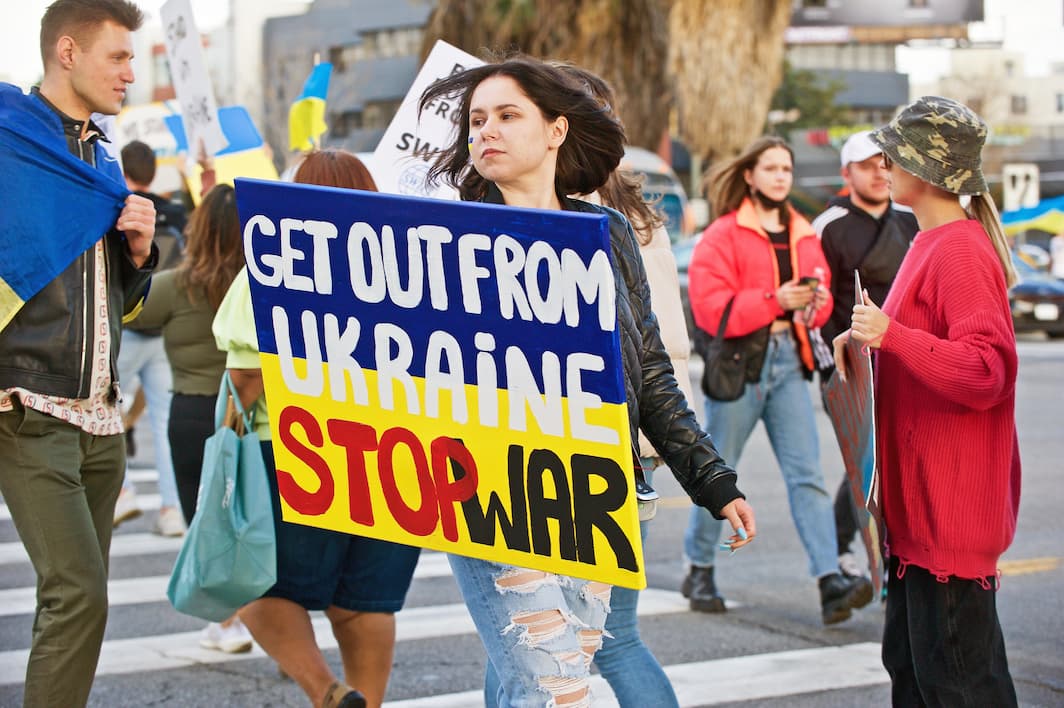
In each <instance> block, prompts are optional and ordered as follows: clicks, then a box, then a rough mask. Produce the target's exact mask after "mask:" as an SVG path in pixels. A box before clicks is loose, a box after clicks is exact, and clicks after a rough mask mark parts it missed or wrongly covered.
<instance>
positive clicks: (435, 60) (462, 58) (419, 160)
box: [373, 40, 484, 199]
mask: <svg viewBox="0 0 1064 708" xmlns="http://www.w3.org/2000/svg"><path fill="white" fill-rule="evenodd" d="M483 63H484V62H482V61H480V60H479V59H477V58H476V57H475V56H473V55H472V54H468V53H466V52H463V51H462V50H461V49H458V48H457V47H454V46H452V45H450V44H448V43H447V42H444V41H443V40H437V42H436V44H435V45H433V47H432V51H431V52H429V55H428V57H426V59H425V63H424V64H423V65H422V66H421V71H419V72H418V74H417V77H415V78H414V83H413V84H411V86H410V90H409V91H407V93H406V97H405V98H404V99H403V102H402V104H400V106H399V110H398V111H396V113H395V117H394V118H392V122H391V123H389V124H388V129H387V130H385V131H384V135H383V136H382V137H381V141H380V143H379V144H378V145H377V149H376V151H374V153H373V176H374V179H375V181H376V182H377V188H378V189H379V190H380V191H382V192H388V193H390V194H408V195H411V196H417V197H436V198H438V199H453V198H454V197H455V193H454V190H453V189H451V188H450V187H448V186H444V185H441V186H438V187H430V186H429V185H428V184H426V182H425V177H426V175H427V174H428V170H429V161H430V160H431V159H432V158H433V153H434V152H435V151H436V150H440V149H442V148H443V147H444V146H446V145H447V144H448V143H449V142H450V141H451V140H452V138H453V136H454V130H455V123H456V121H458V120H461V116H460V115H459V114H458V110H457V105H456V104H454V103H451V102H450V101H447V100H439V101H435V102H434V103H433V104H432V105H431V106H428V107H427V108H426V110H425V112H424V113H422V114H421V116H420V119H419V116H418V101H419V100H420V99H421V94H422V93H424V91H425V89H427V88H428V87H429V85H431V84H432V83H434V82H436V81H438V80H439V79H442V78H445V77H447V76H450V75H451V74H455V73H458V72H460V71H464V70H465V69H471V68H473V67H476V66H480V65H481V64H483Z"/></svg>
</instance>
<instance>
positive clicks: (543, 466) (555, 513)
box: [528, 450, 576, 561]
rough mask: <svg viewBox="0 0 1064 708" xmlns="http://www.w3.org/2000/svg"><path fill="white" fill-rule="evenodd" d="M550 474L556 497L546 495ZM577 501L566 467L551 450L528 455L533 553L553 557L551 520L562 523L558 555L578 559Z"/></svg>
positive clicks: (529, 507) (559, 531) (529, 506)
mask: <svg viewBox="0 0 1064 708" xmlns="http://www.w3.org/2000/svg"><path fill="white" fill-rule="evenodd" d="M547 474H550V476H551V481H552V482H553V483H554V490H555V496H554V498H549V497H547V496H546V485H545V484H544V483H543V482H544V477H545V475H547ZM572 509H573V498H572V494H571V493H570V491H569V480H568V475H567V474H566V471H565V464H564V463H562V461H561V458H559V457H558V455H557V454H555V453H554V452H553V451H551V450H533V451H532V453H531V454H530V455H529V456H528V515H529V517H530V520H531V529H532V552H533V553H535V554H536V555H540V556H549V555H551V545H552V544H551V539H550V528H549V527H548V526H547V521H548V520H549V519H555V520H556V521H557V522H558V555H559V556H560V557H561V558H563V559H565V560H571V561H575V560H576V528H575V526H574V525H573V513H572Z"/></svg>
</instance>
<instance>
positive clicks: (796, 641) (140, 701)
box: [0, 337, 1064, 708]
mask: <svg viewBox="0 0 1064 708" xmlns="http://www.w3.org/2000/svg"><path fill="white" fill-rule="evenodd" d="M1020 361H1021V367H1020V380H1019V388H1018V405H1017V422H1018V425H1019V432H1020V446H1021V451H1022V455H1023V463H1024V481H1023V497H1022V502H1021V509H1020V520H1019V527H1018V529H1017V534H1016V540H1015V542H1014V544H1013V546H1012V548H1011V549H1010V550H1009V551H1008V553H1006V555H1005V557H1004V559H1003V563H1002V573H1003V577H1002V584H1001V590H1000V592H999V595H998V607H999V612H1000V615H1001V620H1002V625H1003V628H1004V632H1005V638H1006V644H1007V648H1008V653H1009V660H1010V665H1011V669H1012V673H1013V677H1014V678H1015V681H1016V686H1017V690H1018V692H1019V696H1020V701H1021V704H1023V705H1025V706H1061V705H1064V592H1062V581H1064V569H1062V567H1061V564H1062V556H1064V546H1062V542H1064V514H1062V513H1061V506H1062V502H1064V493H1062V492H1061V488H1060V479H1059V478H1060V473H1061V472H1062V471H1064V466H1062V463H1061V460H1064V422H1062V421H1064V416H1062V400H1064V381H1062V372H1064V342H1048V341H1042V340H1039V339H1036V338H1026V337H1025V338H1024V340H1023V341H1022V342H1021V343H1020ZM698 375H699V370H698V366H697V365H696V366H695V367H694V371H693V377H694V378H695V380H697V378H698ZM696 410H699V411H701V408H700V403H699V407H698V408H696ZM817 421H818V425H819V430H820V440H821V449H822V459H823V464H824V467H825V474H826V477H827V480H828V484H829V486H830V487H831V488H832V489H834V486H835V485H837V484H838V481H839V480H840V479H841V476H842V463H841V459H840V457H839V455H838V451H837V446H836V444H835V441H834V436H833V433H832V431H831V429H830V425H829V423H828V422H827V419H826V417H825V416H824V415H823V413H822V412H820V411H819V410H818V413H817ZM146 433H147V430H146V428H145V430H143V431H142V430H140V429H138V442H139V443H140V450H139V451H138V456H137V457H136V458H134V460H133V465H132V466H133V471H134V473H135V474H136V477H135V479H136V480H137V488H138V492H139V493H140V495H141V499H142V502H143V503H144V504H145V506H146V507H148V510H147V511H146V512H145V515H144V516H142V517H141V518H139V519H136V520H134V521H131V522H129V523H127V524H124V525H122V526H121V527H120V528H119V529H118V530H117V531H116V540H115V553H114V554H113V559H112V564H111V567H112V588H111V600H112V609H111V613H110V619H109V622H108V628H107V635H106V643H105V647H104V651H103V659H102V660H101V664H100V670H99V675H98V677H97V680H96V684H95V687H94V690H93V694H92V698H91V701H90V705H92V706H100V707H107V708H111V707H121V706H153V705H156V706H179V707H180V706H206V705H211V706H248V707H252V706H255V707H257V706H305V705H306V701H305V699H304V698H303V695H302V692H301V691H300V690H299V689H298V687H297V686H296V685H295V684H294V683H293V682H291V681H290V680H286V679H283V678H282V677H280V676H279V675H278V672H277V670H276V667H275V666H274V664H273V662H272V661H270V660H269V659H268V658H266V657H265V656H264V655H262V654H261V650H258V649H256V651H255V652H253V653H252V654H250V655H244V656H242V657H237V658H234V657H230V656H228V655H221V654H218V653H216V652H208V651H205V650H200V649H199V648H198V646H197V643H196V638H197V635H196V632H198V630H199V629H200V627H201V626H202V623H201V622H200V621H199V620H197V619H194V618H190V617H185V616H182V615H180V614H178V613H177V612H175V611H174V610H173V609H171V608H170V606H169V605H168V603H167V602H166V600H165V597H164V596H163V594H162V593H163V590H164V588H165V580H166V576H167V575H168V574H169V571H170V566H171V564H172V562H173V559H174V557H175V556H176V553H177V549H178V547H179V543H180V542H179V541H161V540H160V539H159V538H158V537H155V536H152V535H151V534H150V528H151V523H152V521H154V513H155V512H154V511H152V510H151V509H150V507H152V506H153V505H154V506H157V503H158V502H157V497H156V496H154V495H155V494H157V489H156V485H155V482H154V479H155V474H154V470H153V469H152V463H151V455H150V453H151V445H150V439H148V437H147V435H146ZM739 470H740V475H741V486H742V488H743V490H744V491H745V492H746V493H747V494H748V495H749V497H750V500H751V502H752V503H753V504H754V505H755V509H756V511H757V514H758V527H759V531H760V534H759V537H758V539H757V541H756V542H755V543H754V544H752V545H751V546H750V547H748V548H746V549H743V550H742V551H740V552H739V553H736V554H734V555H733V556H729V557H725V558H721V559H720V562H719V570H718V578H719V583H720V586H721V590H722V592H723V593H724V595H725V596H726V597H727V598H728V600H729V602H730V604H731V606H730V609H729V611H728V612H727V613H726V614H724V615H703V614H698V613H692V612H689V611H688V610H687V609H686V605H685V603H684V602H683V600H682V598H680V597H679V594H678V593H677V592H676V590H677V589H678V587H679V583H680V580H681V578H682V577H683V572H684V569H683V565H682V557H681V552H682V550H681V538H682V535H683V529H684V526H685V524H686V519H687V513H688V509H689V504H688V502H687V501H686V500H685V499H684V498H683V497H682V493H681V491H680V489H679V486H678V485H677V484H676V483H675V482H674V481H673V480H671V479H667V478H665V477H663V476H662V477H659V478H658V479H657V480H656V486H657V487H658V490H659V492H661V494H662V496H663V497H664V498H665V501H664V502H663V504H662V508H661V510H660V511H659V513H658V517H657V518H656V519H655V521H654V523H653V524H652V527H651V532H650V538H649V541H648V545H647V559H648V562H647V576H648V583H649V590H648V591H647V592H646V593H644V596H643V599H642V608H641V609H642V610H643V611H644V614H643V615H642V618H641V620H640V626H641V630H642V633H643V636H644V639H645V640H646V642H647V643H648V645H649V646H650V647H651V649H652V650H653V651H654V652H655V654H656V655H657V656H658V658H659V659H660V661H661V663H662V664H663V665H665V666H666V670H667V671H668V672H669V675H670V677H671V678H672V679H673V682H674V684H675V685H676V687H677V691H678V693H679V695H680V698H681V703H682V704H683V705H685V706H701V705H726V706H781V707H782V706H810V707H811V706H817V707H820V706H840V707H841V706H881V705H886V704H889V690H888V685H887V677H886V674H885V672H883V670H882V668H881V667H880V666H879V663H878V642H879V637H880V633H881V627H882V619H883V617H882V614H883V613H882V609H881V608H880V607H875V606H870V607H868V608H865V609H864V610H862V611H860V612H858V613H857V614H856V615H855V617H854V618H853V619H851V620H849V621H848V622H846V623H843V624H841V625H837V626H835V627H832V628H827V629H825V628H823V627H822V626H821V624H820V615H819V603H818V596H817V590H816V586H815V583H814V581H813V580H811V579H810V578H809V577H808V575H807V569H806V565H807V564H806V559H805V555H804V553H803V551H802V549H801V547H800V544H799V542H798V540H797V537H796V534H795V531H794V526H793V523H792V522H791V519H790V514H789V510H788V507H787V502H786V497H785V493H784V489H783V483H782V480H781V478H780V476H779V472H778V469H777V466H776V462H775V460H774V458H773V456H772V454H771V450H770V448H769V446H768V442H767V438H766V437H765V435H764V432H763V430H761V429H760V428H759V429H758V430H757V431H756V432H755V434H754V437H753V438H752V439H751V441H750V443H749V444H748V446H747V449H746V452H745V454H744V457H743V459H742V460H741V462H740V466H739ZM5 512H6V507H2V506H0V707H2V706H18V705H21V700H22V688H21V681H22V673H23V671H24V667H25V660H26V650H27V648H28V647H29V643H30V631H31V624H32V611H33V609H32V608H33V584H34V575H33V572H32V569H31V568H30V566H29V563H28V562H27V561H26V560H25V559H24V557H23V556H22V554H21V546H20V544H19V543H18V538H17V535H16V533H15V531H14V528H13V527H12V525H11V522H10V520H9V519H8V518H7V515H6V513H5ZM460 602H461V600H460V598H459V596H458V592H457V589H456V588H455V585H454V581H453V579H452V578H451V577H450V576H449V574H448V570H447V566H446V562H445V561H444V559H443V558H442V557H441V556H439V555H438V554H430V553H426V554H424V555H423V556H422V562H421V563H420V565H419V575H418V577H417V578H416V579H415V581H414V586H413V588H412V589H411V593H410V596H409V601H408V604H407V609H406V610H404V611H403V612H402V613H400V614H399V616H398V623H399V628H400V629H399V631H400V642H399V645H398V649H397V652H396V661H395V668H394V671H393V673H392V680H391V684H390V687H389V693H388V701H389V704H390V705H393V706H403V707H407V706H425V707H426V708H429V707H432V708H441V707H443V706H475V705H478V697H477V693H476V692H477V690H478V689H479V687H480V686H481V681H482V675H483V674H482V671H483V666H484V655H483V651H482V649H481V647H480V644H479V641H478V639H477V637H476V635H475V634H474V633H472V631H471V629H470V627H469V624H468V619H467V618H466V613H465V610H464V607H463V606H461V604H460ZM319 638H320V641H321V642H322V643H323V644H328V642H329V640H330V639H331V637H329V636H328V632H327V630H326V631H324V632H319ZM333 646H334V645H333ZM326 655H327V657H328V658H329V660H330V661H331V662H332V663H333V665H334V666H336V667H337V669H338V667H339V659H338V655H337V652H336V650H335V648H330V649H327V651H326ZM595 696H596V703H595V705H611V703H610V700H611V694H610V692H609V691H608V689H606V688H598V687H597V688H596V693H595Z"/></svg>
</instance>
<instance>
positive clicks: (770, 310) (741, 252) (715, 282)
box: [688, 198, 832, 372]
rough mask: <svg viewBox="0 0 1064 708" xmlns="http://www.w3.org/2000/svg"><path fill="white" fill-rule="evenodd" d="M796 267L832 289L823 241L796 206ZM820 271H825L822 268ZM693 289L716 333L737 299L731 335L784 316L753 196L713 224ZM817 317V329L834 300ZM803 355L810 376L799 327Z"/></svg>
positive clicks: (697, 253) (698, 314) (698, 313)
mask: <svg viewBox="0 0 1064 708" xmlns="http://www.w3.org/2000/svg"><path fill="white" fill-rule="evenodd" d="M790 237H791V269H792V271H793V272H794V275H795V277H804V276H814V275H817V276H819V277H820V284H821V285H822V286H823V287H825V288H827V289H828V291H829V293H830V289H831V271H830V269H829V268H828V264H827V261H826V260H825V259H824V252H823V251H822V250H821V249H820V240H819V239H818V238H817V236H816V232H814V231H813V227H812V226H810V225H809V222H808V221H806V220H805V219H804V218H803V217H802V215H801V214H799V213H798V212H796V211H795V210H794V209H793V208H791V228H790ZM818 268H819V269H820V270H819V272H818V271H817V269H818ZM688 280H689V284H688V290H689V294H690V298H691V312H692V314H693V315H694V317H695V323H696V324H698V326H699V327H701V328H702V329H704V330H705V331H706V332H708V333H710V335H716V333H717V327H718V326H719V325H720V317H721V314H722V313H723V312H724V307H725V306H726V305H727V304H728V301H729V300H730V299H731V298H732V297H734V298H735V304H734V305H733V306H732V311H731V316H730V317H729V318H728V328H727V330H726V331H725V333H724V334H725V336H726V337H741V336H742V335H744V334H749V333H750V332H753V331H755V330H757V329H760V328H762V327H764V326H766V325H768V324H771V323H772V321H773V320H775V319H776V318H777V317H779V316H780V315H782V314H783V308H781V307H780V304H779V301H778V300H777V299H776V290H777V289H778V288H779V286H780V274H779V264H778V263H777V262H776V254H775V252H774V251H773V249H772V242H771V241H770V240H769V237H768V233H766V232H765V229H764V228H762V226H761V222H760V220H759V219H758V218H757V212H756V211H755V210H754V205H753V203H752V202H751V201H750V199H749V198H747V199H744V200H743V203H742V204H741V205H740V206H739V208H738V209H737V210H735V211H733V212H730V213H728V214H725V215H724V216H722V217H720V218H719V219H717V220H716V221H714V222H713V223H712V224H710V225H709V226H708V227H707V228H706V230H705V232H704V233H703V234H702V238H701V240H700V241H699V242H698V244H697V245H696V246H695V250H694V253H693V254H692V255H691V264H690V266H689V267H688ZM830 297H831V296H830V295H829V296H828V302H827V304H826V305H825V306H824V307H822V308H820V310H819V311H818V312H817V313H816V318H815V321H814V323H813V326H814V327H821V326H823V325H824V323H826V322H827V321H828V318H829V317H830V316H831V309H832V301H831V299H830ZM794 330H795V335H796V336H797V338H798V343H799V352H800V353H801V357H802V363H803V364H804V365H805V368H806V371H807V372H812V370H813V351H812V348H811V347H810V345H809V335H808V332H807V331H806V327H805V325H803V324H801V323H800V322H795V324H794Z"/></svg>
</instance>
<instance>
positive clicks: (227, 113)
mask: <svg viewBox="0 0 1064 708" xmlns="http://www.w3.org/2000/svg"><path fill="white" fill-rule="evenodd" d="M218 124H219V126H220V127H221V129H222V133H223V134H224V135H225V140H226V142H227V143H228V144H227V145H226V146H225V148H224V149H222V150H220V151H219V152H218V154H217V155H215V156H214V160H213V163H214V181H215V184H232V183H233V180H234V179H236V178H237V177H253V178H255V179H277V168H276V167H274V165H273V160H272V159H271V158H270V154H269V153H268V152H267V149H266V146H265V142H264V141H263V139H262V136H261V135H260V134H259V131H258V128H256V127H255V123H254V122H253V121H252V120H251V115H249V114H248V111H247V109H246V108H244V107H243V106H225V107H223V108H219V109H218ZM166 125H167V127H168V128H169V129H170V132H171V133H172V135H173V139H174V141H175V142H176V145H177V150H178V151H179V152H183V153H188V151H189V144H188V136H186V135H185V129H184V125H183V123H182V122H181V116H167V118H166ZM202 174H203V168H202V166H201V165H200V164H199V163H197V164H195V165H193V166H192V167H191V169H189V170H188V172H187V176H186V180H187V182H188V191H189V194H191V195H192V201H193V203H195V204H196V205H197V206H198V205H199V203H200V201H202V199H203V195H202V194H201V192H202V189H203V186H202V185H203V182H202Z"/></svg>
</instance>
